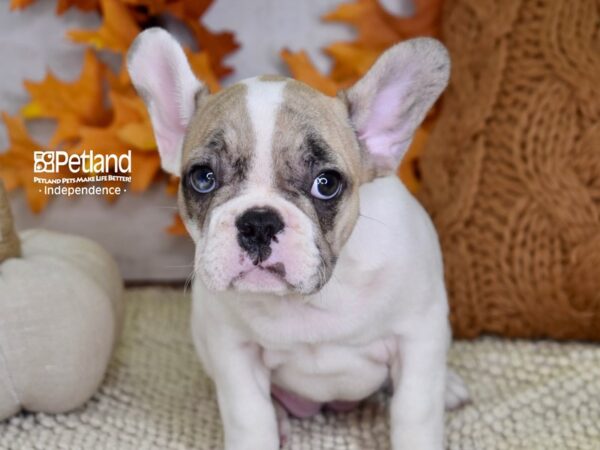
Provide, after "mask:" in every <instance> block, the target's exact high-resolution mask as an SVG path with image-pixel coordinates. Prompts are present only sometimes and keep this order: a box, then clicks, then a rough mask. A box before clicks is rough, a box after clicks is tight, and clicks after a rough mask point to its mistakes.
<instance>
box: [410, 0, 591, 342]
mask: <svg viewBox="0 0 600 450" xmlns="http://www.w3.org/2000/svg"><path fill="white" fill-rule="evenodd" d="M442 22H443V36H444V37H443V39H444V41H445V43H446V44H447V46H448V48H449V50H450V54H451V57H452V63H453V69H452V75H451V82H450V85H449V88H448V90H447V93H446V95H445V97H444V98H443V107H442V112H441V114H440V116H439V119H438V122H437V123H436V127H435V130H434V131H433V132H432V135H431V137H430V140H429V141H428V144H427V147H426V149H425V151H424V155H423V158H422V165H421V169H422V176H423V190H422V192H421V193H420V198H421V200H422V202H423V203H424V205H425V207H426V208H427V209H428V210H429V212H430V213H431V215H432V216H433V219H434V222H435V224H436V227H437V229H438V232H439V234H440V239H441V242H442V247H443V252H444V258H445V267H446V277H447V286H448V291H449V294H450V302H451V307H452V323H453V326H454V330H455V334H456V335H458V336H461V337H474V336H477V335H479V334H480V333H483V332H492V333H499V334H502V335H507V336H515V337H543V336H547V337H554V338H559V339H566V338H575V339H600V3H599V2H598V1H597V0H576V1H573V0H536V1H526V0H486V1H480V0H448V1H447V3H446V6H445V11H444V18H443V21H442Z"/></svg>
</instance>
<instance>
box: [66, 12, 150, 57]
mask: <svg viewBox="0 0 600 450" xmlns="http://www.w3.org/2000/svg"><path fill="white" fill-rule="evenodd" d="M100 8H101V10H102V15H103V21H102V25H101V26H100V28H98V29H97V30H71V31H68V32H67V36H69V38H70V39H71V40H73V41H74V42H79V43H83V44H88V45H91V46H93V47H94V48H96V49H98V50H102V49H108V50H112V51H115V52H121V53H125V52H127V50H128V49H129V46H130V45H131V43H132V42H133V40H134V39H135V37H136V36H137V35H138V33H139V32H140V27H139V26H138V24H137V23H136V21H135V20H134V18H133V16H132V14H131V11H130V10H129V8H127V6H126V5H125V4H124V3H123V2H121V1H119V0H100Z"/></svg>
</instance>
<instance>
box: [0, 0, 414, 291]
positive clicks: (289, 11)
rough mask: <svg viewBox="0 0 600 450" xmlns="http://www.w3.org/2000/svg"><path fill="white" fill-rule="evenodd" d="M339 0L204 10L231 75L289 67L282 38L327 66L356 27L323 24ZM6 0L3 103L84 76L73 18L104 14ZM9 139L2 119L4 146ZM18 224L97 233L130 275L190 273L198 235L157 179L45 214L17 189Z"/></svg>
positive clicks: (56, 205) (401, 1)
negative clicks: (136, 189)
mask: <svg viewBox="0 0 600 450" xmlns="http://www.w3.org/2000/svg"><path fill="white" fill-rule="evenodd" d="M339 3H340V0H303V1H296V0H287V1H282V0H252V1H249V0H216V1H215V3H214V4H213V6H212V7H211V9H210V10H209V11H208V13H207V15H206V16H205V18H204V22H205V23H206V24H207V25H208V26H210V27H211V28H212V29H214V30H223V29H230V30H235V33H236V37H237V40H238V41H239V42H240V43H241V44H242V47H241V48H240V50H239V51H238V52H237V53H235V54H234V55H233V56H231V57H230V59H229V60H228V63H229V64H231V65H232V66H233V67H234V69H235V73H234V74H233V75H232V76H230V77H229V78H228V79H227V80H225V83H224V84H225V85H227V84H231V83H233V82H235V81H237V80H239V79H243V78H246V77H249V76H254V75H258V74H261V73H285V72H284V71H285V68H284V66H283V65H282V62H281V60H280V59H279V56H278V55H279V51H280V50H281V49H282V48H283V47H288V48H290V49H292V50H300V49H305V50H307V51H308V53H309V54H310V55H311V57H312V58H313V60H314V61H315V62H316V64H317V66H318V67H319V68H320V69H321V70H325V69H326V68H327V67H328V63H329V62H328V60H327V59H326V58H325V56H323V55H322V54H321V53H320V51H319V50H320V48H321V47H323V46H325V45H327V44H329V43H330V42H333V41H338V40H347V39H350V38H351V36H352V30H351V29H349V28H347V27H345V26H343V25H340V24H329V23H327V24H325V23H322V22H320V20H319V17H320V16H322V15H323V14H325V13H326V12H328V11H331V10H332V9H333V8H334V7H335V5H337V4H339ZM382 3H383V4H384V6H385V7H386V8H388V9H389V10H390V11H391V12H394V13H400V14H405V15H409V14H410V13H411V11H412V2H411V0H382ZM8 5H9V2H8V0H3V1H2V2H0V110H3V111H7V112H9V113H10V114H15V113H17V112H18V111H19V109H20V107H21V106H22V105H24V104H25V103H26V102H27V101H28V96H27V92H26V91H25V90H24V88H23V85H22V81H23V79H29V80H35V81H39V80H41V79H42V78H43V77H44V75H45V72H46V68H50V69H51V70H52V71H53V72H54V73H55V74H56V75H57V76H58V77H59V78H62V79H65V80H72V79H75V78H77V77H78V76H79V72H80V69H81V62H82V54H83V47H82V46H79V45H76V44H73V43H72V42H70V41H68V40H67V39H66V38H65V33H66V31H67V30H69V29H72V28H86V27H87V28H92V27H96V26H97V25H98V24H99V18H98V16H97V14H95V13H88V14H84V13H80V12H77V11H74V10H71V11H69V12H68V13H66V14H64V15H62V16H59V17H58V16H56V15H55V14H54V9H55V2H54V1H49V0H38V1H37V2H36V3H35V4H34V5H33V6H32V7H30V8H28V9H26V10H25V11H19V12H9V8H8ZM30 131H31V133H32V135H33V137H34V138H36V140H38V141H39V142H40V143H44V142H45V141H46V139H47V138H48V137H49V135H50V133H51V131H52V126H51V124H50V123H43V122H41V123H40V122H38V123H35V124H33V125H32V126H31V127H30ZM7 147H8V141H7V138H6V132H5V130H4V126H3V125H1V126H0V152H2V151H4V149H6V148H7ZM11 200H12V204H13V210H14V214H15V217H16V222H17V226H18V228H19V229H25V228H30V227H43V228H48V229H53V230H59V231H65V232H69V233H76V234H80V235H83V236H88V237H90V238H93V239H95V240H97V241H98V242H100V243H101V244H102V245H103V246H104V247H105V248H106V249H107V250H109V251H110V252H111V253H112V254H113V255H114V256H115V258H116V259H117V260H118V262H119V264H120V266H121V270H122V273H123V275H124V277H125V278H126V279H128V280H181V279H185V278H186V277H187V276H188V274H189V273H190V270H191V267H190V264H191V263H192V260H193V245H192V242H191V241H190V240H189V239H187V238H181V237H173V236H169V235H168V234H167V233H166V232H165V231H164V229H165V228H166V227H167V226H168V225H169V224H170V222H171V220H172V216H173V212H174V207H175V199H174V198H173V197H170V196H167V195H166V194H165V193H164V187H162V186H156V187H154V188H153V189H152V190H150V191H149V192H147V193H145V194H143V195H135V194H125V195H123V196H121V198H120V199H119V200H118V201H117V202H116V203H114V204H110V205H109V204H107V202H106V201H104V200H103V199H101V198H96V197H79V198H76V199H67V198H55V199H54V200H53V201H52V202H51V203H50V205H49V206H48V207H47V208H46V210H45V211H44V212H43V213H42V214H40V215H34V214H32V213H31V212H30V211H29V208H28V207H27V205H26V203H25V201H24V196H23V194H22V193H20V192H17V193H15V194H14V195H12V197H11Z"/></svg>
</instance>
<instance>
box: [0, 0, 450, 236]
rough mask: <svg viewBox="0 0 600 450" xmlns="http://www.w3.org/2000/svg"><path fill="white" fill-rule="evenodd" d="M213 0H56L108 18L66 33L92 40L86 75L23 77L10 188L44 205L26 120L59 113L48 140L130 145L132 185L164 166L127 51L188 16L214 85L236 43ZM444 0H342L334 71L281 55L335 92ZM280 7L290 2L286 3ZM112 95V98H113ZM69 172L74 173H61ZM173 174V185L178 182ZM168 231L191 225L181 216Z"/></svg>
mask: <svg viewBox="0 0 600 450" xmlns="http://www.w3.org/2000/svg"><path fill="white" fill-rule="evenodd" d="M34 1H35V0H11V8H12V9H23V8H26V7H27V6H29V5H30V4H32V3H33V2H34ZM212 1H213V0H58V1H57V7H56V13H57V14H62V13H64V12H65V11H66V10H68V9H69V8H77V9H80V10H82V11H98V13H99V14H100V15H101V16H102V24H101V25H100V27H99V28H98V29H95V30H70V31H69V32H68V38H69V39H71V40H72V41H73V42H75V43H79V44H83V45H85V46H87V49H86V51H85V56H84V61H83V66H82V70H81V75H80V77H79V78H78V79H77V80H75V81H71V82H67V81H63V80H60V79H58V78H56V77H55V76H54V75H53V74H52V73H50V72H49V73H48V74H47V75H46V78H45V79H44V80H42V81H39V82H33V81H26V82H25V88H26V89H27V91H28V92H29V94H30V97H31V100H30V101H29V103H28V104H26V105H25V106H24V107H23V109H22V111H21V117H10V116H8V115H6V114H5V115H3V120H4V123H5V124H6V127H7V128H8V133H9V138H10V147H9V149H8V151H7V152H5V153H3V154H0V178H1V179H3V180H4V182H5V184H6V187H7V189H8V190H9V191H10V190H12V189H15V188H18V187H22V188H24V189H25V191H26V193H27V199H28V202H29V205H30V207H31V209H32V210H34V211H36V212H38V211H41V210H42V209H43V208H44V206H45V205H46V203H47V201H48V199H47V198H46V197H45V196H44V195H43V194H41V193H40V192H38V189H37V188H36V186H35V185H34V184H33V183H32V165H33V156H32V154H33V150H35V149H39V148H40V145H39V144H38V143H36V142H34V141H32V140H31V138H30V137H29V136H28V135H27V131H26V128H25V125H24V120H35V119H53V120H55V121H56V125H57V126H56V131H55V132H54V134H53V136H52V137H51V139H50V142H49V146H50V147H51V148H59V147H60V148H62V149H65V150H67V151H69V152H80V151H81V150H85V149H93V150H94V152H98V153H102V152H109V151H110V152H111V153H115V152H119V151H127V150H129V149H131V150H132V154H133V168H132V183H131V186H130V188H131V190H133V191H137V192H143V191H145V190H147V189H148V187H149V186H150V185H151V184H152V183H153V182H155V181H156V180H158V179H160V178H161V177H164V176H165V175H161V171H160V163H159V156H158V152H157V151H156V143H155V141H154V136H153V132H152V127H151V124H150V120H149V117H148V115H147V113H146V109H145V107H144V104H143V102H142V100H141V99H140V98H139V97H138V96H137V95H136V93H135V91H134V89H133V87H132V85H131V81H130V80H129V76H128V74H127V71H126V70H125V64H124V58H125V53H126V51H127V49H128V48H129V45H130V44H131V42H132V41H133V39H134V38H135V36H136V35H137V34H138V33H139V32H140V31H141V30H142V29H143V28H146V27H148V26H156V25H160V23H161V21H162V20H163V19H164V17H165V16H167V15H168V16H170V17H172V18H175V19H177V20H179V21H180V22H182V23H183V24H184V25H185V26H186V27H187V28H188V30H189V31H190V34H191V36H192V37H193V39H194V41H195V43H196V46H197V48H198V49H200V51H197V50H195V49H189V48H188V49H185V52H186V55H187V56H188V59H189V61H190V64H191V66H192V68H193V70H194V72H195V73H196V75H197V76H198V77H199V78H200V79H201V80H203V81H204V82H205V83H206V84H207V85H208V86H209V88H210V90H211V91H213V92H215V91H216V90H218V89H219V79H220V78H222V77H224V76H226V75H228V74H229V73H230V72H231V68H229V67H227V66H225V65H224V64H223V59H224V58H225V57H226V56H227V55H228V54H230V53H231V52H232V51H234V50H235V49H236V48H237V47H238V45H237V43H236V42H235V39H234V37H233V35H232V34H231V33H214V32H212V31H210V30H209V29H208V28H206V27H205V26H204V25H203V24H202V22H201V19H202V16H203V15H204V13H205V12H206V10H207V8H208V7H209V6H210V4H211V3H212ZM442 1H443V0H415V13H414V15H413V16H412V17H408V18H402V17H396V16H394V15H392V14H390V13H388V12H387V11H386V10H385V9H383V7H382V6H381V5H380V4H379V2H378V0H353V1H350V2H346V3H341V4H340V5H339V6H338V7H337V8H336V9H335V10H334V11H332V12H330V13H328V14H326V15H325V16H324V20H325V21H327V22H341V23H344V24H347V25H350V26H352V27H353V28H355V29H356V38H355V39H354V40H353V41H351V42H335V43H332V44H331V45H329V46H328V47H326V48H325V53H326V54H327V55H328V56H329V57H330V58H331V59H332V67H331V70H330V71H329V73H327V74H323V73H320V72H319V71H318V70H317V69H316V68H315V66H314V65H313V64H312V62H311V60H310V58H309V57H308V55H307V54H306V52H304V51H299V52H296V53H294V52H291V51H289V50H286V49H284V50H282V52H281V57H282V59H283V60H284V62H285V63H286V64H287V66H288V68H289V70H290V72H291V74H292V75H293V76H294V77H295V78H297V79H299V80H301V81H304V82H306V83H307V84H309V85H311V86H313V87H315V88H316V89H319V90H321V91H322V92H324V93H326V94H328V95H335V93H336V92H337V91H338V90H339V89H343V88H346V87H348V86H350V85H351V84H352V83H354V82H355V81H356V80H358V79H359V78H360V77H361V76H362V75H363V74H364V73H365V72H366V71H367V70H368V69H369V67H370V66H371V65H372V64H373V62H374V61H375V60H376V59H377V57H378V56H379V55H380V54H381V53H382V52H383V51H384V50H385V49H386V48H388V47H390V46H391V45H393V44H395V43H397V42H399V41H402V40H404V39H408V38H411V37H415V36H437V35H438V33H439V20H440V14H441V6H442ZM282 7H283V6H282ZM98 51H105V52H111V53H114V54H116V55H118V56H119V57H120V60H121V66H120V67H121V68H120V70H119V72H117V73H115V72H113V71H112V70H110V69H109V68H108V67H107V66H106V65H105V64H103V63H102V62H101V60H100V59H99V58H98V54H97V52H98ZM107 100H108V101H107ZM434 117H435V109H434V111H433V112H432V113H430V114H429V116H428V119H427V120H426V122H425V124H424V125H423V126H422V127H421V128H420V129H419V130H418V131H417V135H416V137H415V139H414V142H413V145H412V146H411V148H410V150H409V152H408V155H407V156H406V157H405V158H404V162H403V165H402V166H401V168H400V175H401V177H402V178H403V180H404V182H405V183H406V184H407V185H408V187H409V188H410V189H412V190H416V189H417V187H418V176H417V172H416V169H415V167H416V165H415V161H416V160H417V158H418V154H419V152H420V149H421V148H422V146H423V144H424V142H425V141H426V139H427V134H428V130H429V127H430V126H431V123H432V121H433V120H434ZM62 176H68V174H62ZM175 186H176V180H171V182H170V183H169V184H168V190H169V191H170V192H174V191H175V190H176V189H175ZM169 232H171V233H175V234H185V228H184V226H183V224H182V222H181V220H180V219H179V217H178V216H176V218H175V221H174V223H173V225H172V226H171V227H170V228H169Z"/></svg>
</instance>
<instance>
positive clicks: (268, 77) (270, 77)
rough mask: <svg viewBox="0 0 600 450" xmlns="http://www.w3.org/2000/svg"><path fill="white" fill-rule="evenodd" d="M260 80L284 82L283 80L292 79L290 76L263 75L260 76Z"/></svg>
mask: <svg viewBox="0 0 600 450" xmlns="http://www.w3.org/2000/svg"><path fill="white" fill-rule="evenodd" d="M258 80H259V81H265V82H267V83H268V82H270V81H273V82H282V81H289V80H290V79H289V78H288V77H282V76H281V75H261V76H260V77H258Z"/></svg>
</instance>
